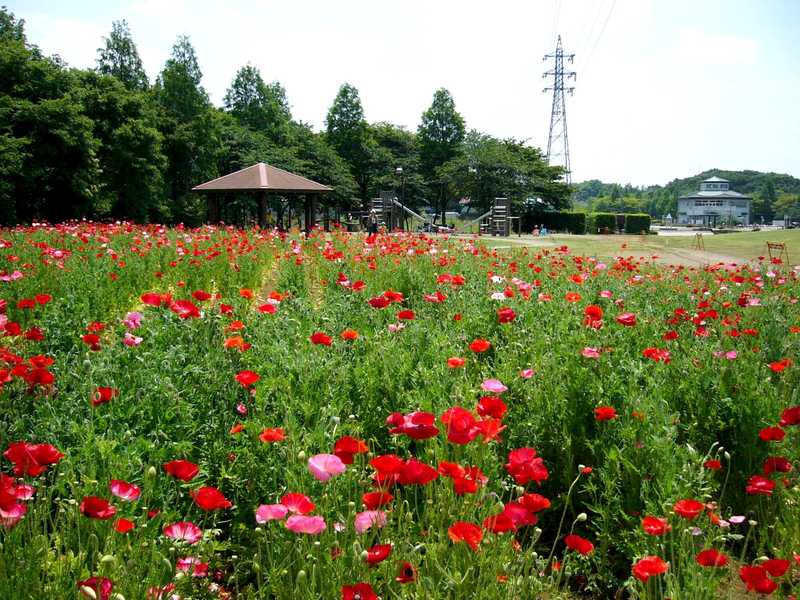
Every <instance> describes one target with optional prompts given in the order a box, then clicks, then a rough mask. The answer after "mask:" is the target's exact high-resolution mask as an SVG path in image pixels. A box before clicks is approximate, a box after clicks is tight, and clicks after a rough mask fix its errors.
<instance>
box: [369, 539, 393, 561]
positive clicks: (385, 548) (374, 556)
mask: <svg viewBox="0 0 800 600" xmlns="http://www.w3.org/2000/svg"><path fill="white" fill-rule="evenodd" d="M391 553H392V545H391V544H375V545H374V546H372V547H370V548H367V556H366V558H365V559H364V560H365V561H366V563H367V564H368V565H369V566H373V565H377V564H378V563H379V562H383V561H384V560H386V559H387V558H389V555H390V554H391Z"/></svg>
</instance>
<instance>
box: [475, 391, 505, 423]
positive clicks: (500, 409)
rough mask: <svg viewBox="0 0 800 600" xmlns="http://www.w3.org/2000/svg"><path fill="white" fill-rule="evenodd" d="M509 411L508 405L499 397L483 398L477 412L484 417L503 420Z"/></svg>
mask: <svg viewBox="0 0 800 600" xmlns="http://www.w3.org/2000/svg"><path fill="white" fill-rule="evenodd" d="M507 410H508V407H507V406H506V403H505V402H503V401H502V400H501V399H500V398H498V397H497V396H482V397H481V399H480V400H479V401H478V407H477V411H478V414H479V415H480V416H482V417H493V418H495V419H502V418H503V416H504V415H505V414H506V411H507Z"/></svg>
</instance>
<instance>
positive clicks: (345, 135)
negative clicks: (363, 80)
mask: <svg viewBox="0 0 800 600" xmlns="http://www.w3.org/2000/svg"><path fill="white" fill-rule="evenodd" d="M325 126H326V134H327V138H328V142H329V143H330V144H331V146H333V148H334V149H335V150H336V152H338V153H339V156H341V157H342V158H343V159H344V160H345V161H347V164H348V165H349V166H350V171H351V172H352V174H353V178H354V179H355V180H356V184H357V185H358V195H359V198H360V199H361V201H362V203H363V204H365V203H366V202H367V200H368V199H369V193H370V184H371V181H372V178H373V175H374V173H375V170H376V166H377V164H378V163H379V162H380V160H379V158H378V157H377V156H376V153H377V152H378V149H377V147H376V145H375V143H374V140H372V139H371V138H370V135H369V127H368V125H367V121H366V120H365V119H364V109H363V107H362V106H361V98H359V96H358V90H357V89H356V88H355V87H353V86H352V85H350V84H349V83H344V84H342V86H341V87H340V88H339V92H338V93H337V94H336V98H334V100H333V104H332V105H331V107H330V109H329V110H328V116H327V118H326V119H325Z"/></svg>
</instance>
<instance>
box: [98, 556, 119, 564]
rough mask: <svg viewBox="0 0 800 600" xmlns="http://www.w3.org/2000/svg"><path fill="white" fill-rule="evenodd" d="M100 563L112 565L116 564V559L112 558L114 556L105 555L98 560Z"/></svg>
mask: <svg viewBox="0 0 800 600" xmlns="http://www.w3.org/2000/svg"><path fill="white" fill-rule="evenodd" d="M100 562H101V563H103V564H112V565H113V564H114V563H115V562H117V559H116V558H114V556H113V555H112V554H106V555H104V556H103V557H102V558H101V559H100Z"/></svg>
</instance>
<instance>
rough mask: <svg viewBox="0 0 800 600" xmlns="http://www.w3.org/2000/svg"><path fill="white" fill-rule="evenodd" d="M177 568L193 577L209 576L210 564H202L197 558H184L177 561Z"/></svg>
mask: <svg viewBox="0 0 800 600" xmlns="http://www.w3.org/2000/svg"><path fill="white" fill-rule="evenodd" d="M175 568H176V569H177V570H178V571H181V572H183V573H186V574H187V575H191V576H192V577H207V576H208V563H204V562H202V561H201V560H200V559H199V558H197V557H196V556H184V557H182V558H179V559H178V560H176V561H175Z"/></svg>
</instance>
